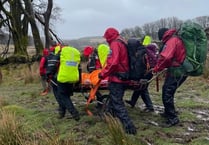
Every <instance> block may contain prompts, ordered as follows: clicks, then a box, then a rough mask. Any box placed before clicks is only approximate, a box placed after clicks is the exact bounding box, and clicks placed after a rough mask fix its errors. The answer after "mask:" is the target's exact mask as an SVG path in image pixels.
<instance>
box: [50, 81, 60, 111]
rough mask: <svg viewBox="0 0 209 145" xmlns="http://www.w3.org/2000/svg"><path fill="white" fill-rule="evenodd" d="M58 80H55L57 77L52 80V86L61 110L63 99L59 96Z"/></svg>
mask: <svg viewBox="0 0 209 145" xmlns="http://www.w3.org/2000/svg"><path fill="white" fill-rule="evenodd" d="M57 85H58V84H57V81H56V80H55V79H52V80H51V88H52V91H53V94H54V97H55V99H56V101H57V103H58V105H59V107H58V110H59V111H60V108H61V103H60V102H61V100H60V98H59V96H58V89H57Z"/></svg>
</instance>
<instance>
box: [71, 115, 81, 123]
mask: <svg viewBox="0 0 209 145" xmlns="http://www.w3.org/2000/svg"><path fill="white" fill-rule="evenodd" d="M72 117H73V119H75V121H79V120H80V115H79V113H74V114H72Z"/></svg>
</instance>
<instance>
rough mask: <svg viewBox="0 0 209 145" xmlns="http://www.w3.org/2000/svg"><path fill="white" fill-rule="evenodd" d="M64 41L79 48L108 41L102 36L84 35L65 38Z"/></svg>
mask: <svg viewBox="0 0 209 145" xmlns="http://www.w3.org/2000/svg"><path fill="white" fill-rule="evenodd" d="M63 42H64V44H69V45H71V46H74V47H76V48H78V49H79V50H83V48H84V47H85V46H88V45H90V46H94V47H96V46H97V45H98V44H101V43H106V41H105V39H104V38H102V37H101V36H95V37H84V38H79V39H74V40H63Z"/></svg>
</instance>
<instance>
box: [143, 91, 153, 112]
mask: <svg viewBox="0 0 209 145" xmlns="http://www.w3.org/2000/svg"><path fill="white" fill-rule="evenodd" d="M141 98H142V100H143V102H144V103H145V105H146V108H145V111H148V112H149V111H154V107H153V104H152V100H151V98H150V95H149V92H148V87H147V88H145V89H144V90H141Z"/></svg>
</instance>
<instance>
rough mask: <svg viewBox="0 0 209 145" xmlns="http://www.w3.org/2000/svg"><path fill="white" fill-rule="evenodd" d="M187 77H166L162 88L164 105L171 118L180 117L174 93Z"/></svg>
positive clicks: (168, 116) (167, 114)
mask: <svg viewBox="0 0 209 145" xmlns="http://www.w3.org/2000/svg"><path fill="white" fill-rule="evenodd" d="M186 78H187V76H181V77H175V76H167V77H166V78H165V82H164V84H163V88H162V101H163V105H164V113H165V115H166V116H167V118H168V119H169V120H176V119H178V116H177V114H176V110H175V106H174V94H175V92H176V90H177V88H178V87H179V86H180V85H181V84H182V83H183V82H184V81H185V80H186Z"/></svg>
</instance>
